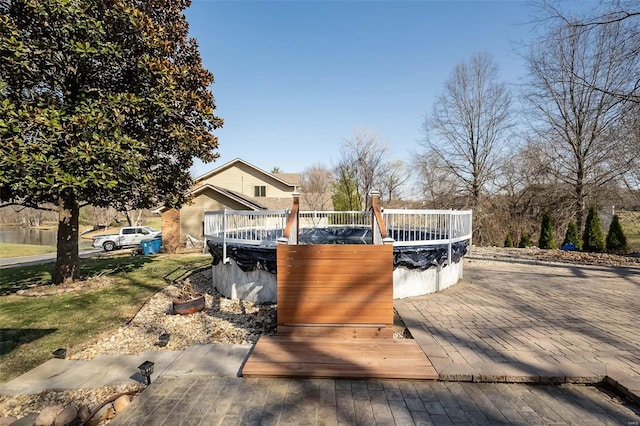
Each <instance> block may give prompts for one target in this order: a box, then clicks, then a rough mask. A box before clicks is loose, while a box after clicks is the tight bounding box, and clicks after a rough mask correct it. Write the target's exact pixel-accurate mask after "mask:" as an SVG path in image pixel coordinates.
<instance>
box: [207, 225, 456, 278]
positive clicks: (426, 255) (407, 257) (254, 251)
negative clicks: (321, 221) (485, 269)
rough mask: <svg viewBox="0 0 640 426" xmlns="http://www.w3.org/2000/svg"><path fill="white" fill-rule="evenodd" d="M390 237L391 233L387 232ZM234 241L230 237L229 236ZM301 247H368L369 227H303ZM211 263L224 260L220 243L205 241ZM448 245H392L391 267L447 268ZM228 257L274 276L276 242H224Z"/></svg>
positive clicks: (247, 268) (242, 266) (453, 248)
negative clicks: (346, 245)
mask: <svg viewBox="0 0 640 426" xmlns="http://www.w3.org/2000/svg"><path fill="white" fill-rule="evenodd" d="M390 234H391V236H392V237H393V232H390ZM228 236H229V238H233V235H228ZM299 242H300V244H371V229H368V228H305V229H302V230H301V231H300V238H299ZM467 245H468V241H460V242H457V243H454V244H452V246H451V261H452V262H454V263H455V262H458V261H459V260H460V259H461V258H462V257H463V256H464V255H465V254H466V253H467ZM207 246H208V248H209V253H211V256H212V257H213V264H214V265H217V264H218V263H220V262H221V261H222V259H223V256H222V243H221V242H217V241H213V240H207ZM447 252H448V246H447V245H446V244H442V245H436V246H394V247H393V267H394V268H396V267H398V266H404V267H406V268H409V269H423V270H424V269H429V268H431V267H434V266H446V262H447ZM227 256H228V257H230V258H232V259H233V260H235V262H236V263H237V264H238V266H239V267H240V269H242V270H243V271H245V272H247V271H253V270H254V269H263V270H265V271H269V272H271V273H273V274H275V273H276V270H277V267H276V241H275V239H274V240H266V241H263V242H262V244H260V245H249V244H239V243H227Z"/></svg>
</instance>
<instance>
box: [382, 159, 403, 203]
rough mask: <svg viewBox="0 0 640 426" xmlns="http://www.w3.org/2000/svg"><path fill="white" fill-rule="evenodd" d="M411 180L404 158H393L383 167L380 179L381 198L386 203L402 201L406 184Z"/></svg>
mask: <svg viewBox="0 0 640 426" xmlns="http://www.w3.org/2000/svg"><path fill="white" fill-rule="evenodd" d="M408 180H409V175H408V174H407V173H406V171H405V168H404V163H403V162H402V160H393V161H390V162H388V163H387V164H386V167H384V168H383V170H382V172H381V174H380V176H379V179H378V182H379V184H378V187H379V189H380V199H381V200H382V202H384V203H392V202H394V201H400V200H401V199H402V196H403V191H404V184H405V183H407V181H408Z"/></svg>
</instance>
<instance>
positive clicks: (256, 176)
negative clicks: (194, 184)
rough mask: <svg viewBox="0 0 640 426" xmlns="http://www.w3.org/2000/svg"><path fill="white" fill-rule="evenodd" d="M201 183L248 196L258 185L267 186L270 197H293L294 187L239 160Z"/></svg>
mask: <svg viewBox="0 0 640 426" xmlns="http://www.w3.org/2000/svg"><path fill="white" fill-rule="evenodd" d="M199 184H200V185H204V184H210V185H215V186H219V187H222V188H225V189H229V190H231V191H235V192H238V193H240V194H243V195H245V196H247V197H254V196H255V192H254V191H255V187H256V186H266V187H267V188H266V189H267V192H266V197H268V198H286V197H291V193H292V192H293V189H294V188H293V187H292V186H290V185H287V184H285V183H283V182H281V181H279V180H277V179H274V178H273V177H271V176H269V175H267V174H264V173H262V172H260V171H259V170H256V169H254V168H252V167H250V166H248V165H247V164H244V163H242V162H237V163H235V164H234V166H233V167H229V168H227V169H224V170H221V171H220V172H218V173H216V174H214V175H213V176H210V177H209V178H208V179H204V180H202V181H200V182H199Z"/></svg>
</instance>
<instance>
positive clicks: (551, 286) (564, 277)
mask: <svg viewBox="0 0 640 426" xmlns="http://www.w3.org/2000/svg"><path fill="white" fill-rule="evenodd" d="M464 274H465V278H464V280H463V281H461V282H460V283H458V284H457V285H455V286H454V287H452V288H451V289H448V290H446V291H444V292H441V293H437V294H432V295H428V296H423V297H417V298H409V299H403V300H396V301H395V303H394V306H395V307H396V309H397V310H398V312H399V314H400V315H401V317H402V318H403V319H404V320H405V323H406V325H407V326H408V327H409V329H410V331H411V332H412V334H413V336H414V338H415V339H416V340H418V342H419V344H420V346H421V347H422V349H423V350H424V351H425V353H426V354H427V355H428V356H429V359H430V360H431V362H432V363H433V365H434V366H435V367H436V370H438V372H439V373H440V374H441V378H444V379H447V378H450V379H462V380H465V379H472V380H478V381H482V378H483V376H486V377H487V378H489V379H490V380H492V379H495V378H496V376H497V378H498V379H500V378H502V379H503V380H504V379H505V378H506V379H507V380H510V379H512V380H514V381H534V382H535V381H536V380H537V379H538V378H539V377H543V378H544V379H545V380H546V381H551V382H553V381H560V382H562V381H567V380H568V381H574V382H577V381H585V382H592V381H598V379H599V378H600V379H601V378H603V377H604V376H615V377H620V378H621V379H623V380H624V381H625V383H626V384H627V385H628V386H631V387H636V389H640V386H639V385H640V381H639V378H640V326H639V324H640V317H639V314H640V268H614V267H598V266H580V265H569V264H536V263H515V262H504V261H489V260H474V259H471V260H466V261H465V267H464ZM448 376H451V377H448Z"/></svg>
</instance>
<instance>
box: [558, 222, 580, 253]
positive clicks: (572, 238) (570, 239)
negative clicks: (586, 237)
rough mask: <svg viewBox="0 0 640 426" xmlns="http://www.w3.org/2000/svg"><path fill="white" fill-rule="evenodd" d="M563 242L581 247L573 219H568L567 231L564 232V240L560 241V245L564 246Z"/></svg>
mask: <svg viewBox="0 0 640 426" xmlns="http://www.w3.org/2000/svg"><path fill="white" fill-rule="evenodd" d="M565 244H575V245H576V247H577V248H578V250H580V247H582V242H581V241H580V236H579V235H578V227H577V226H576V223H575V222H574V221H573V220H571V221H569V225H568V226H567V232H566V233H565V234H564V241H562V245H563V246H564V245H565Z"/></svg>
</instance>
